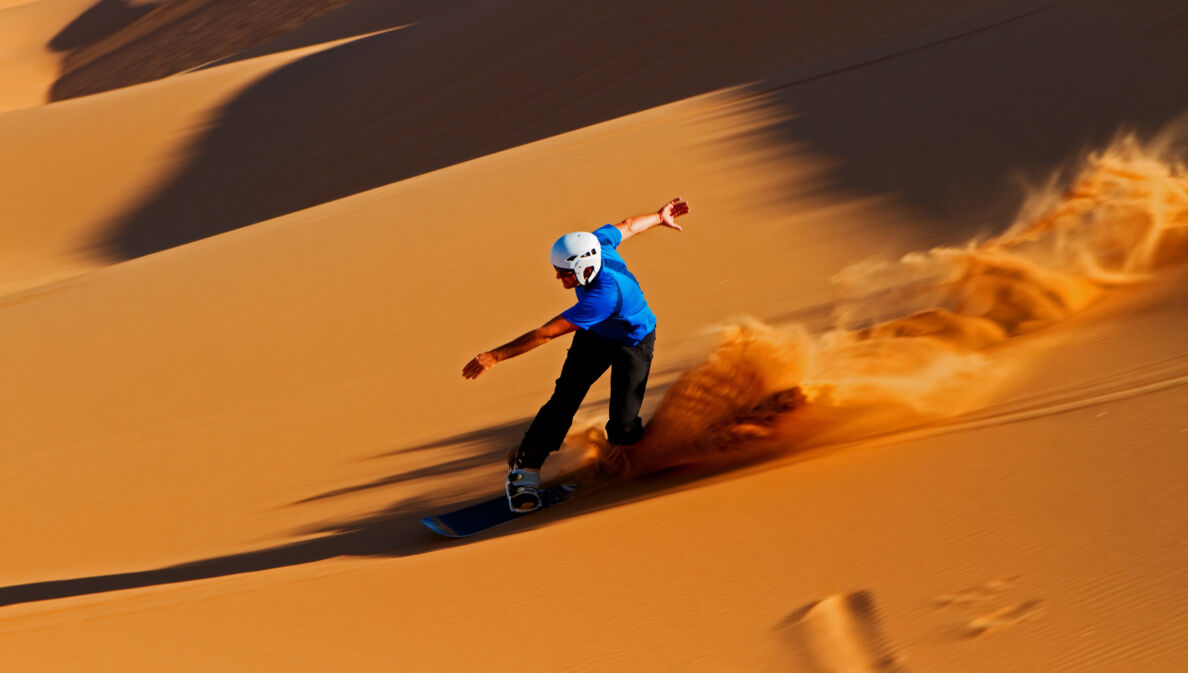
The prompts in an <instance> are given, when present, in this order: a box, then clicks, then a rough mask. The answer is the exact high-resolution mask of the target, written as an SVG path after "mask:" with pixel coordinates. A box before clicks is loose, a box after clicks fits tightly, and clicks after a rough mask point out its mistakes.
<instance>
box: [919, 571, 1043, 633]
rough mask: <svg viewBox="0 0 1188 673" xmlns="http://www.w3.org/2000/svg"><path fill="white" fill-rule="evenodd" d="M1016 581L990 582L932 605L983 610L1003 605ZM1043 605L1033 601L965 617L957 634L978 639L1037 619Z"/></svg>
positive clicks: (957, 592)
mask: <svg viewBox="0 0 1188 673" xmlns="http://www.w3.org/2000/svg"><path fill="white" fill-rule="evenodd" d="M1015 579H1017V578H1009V579H995V580H990V581H989V582H986V583H985V584H982V585H980V586H976V587H972V588H969V589H963V590H961V591H955V592H953V593H950V594H944V595H941V596H937V597H936V598H935V599H933V602H934V603H936V604H937V605H938V606H940V607H941V608H946V607H967V608H968V607H982V608H983V609H984V606H985V604H986V603H1001V602H1002V600H1003V598H1004V594H1006V593H1007V592H1008V591H1009V590H1010V588H1011V584H1012V583H1013V582H1014V580H1015ZM1040 603H1041V601H1040V600H1038V599H1033V600H1029V601H1024V602H1022V603H1012V604H1010V605H1007V606H1005V607H1001V608H998V609H995V610H993V611H991V612H989V613H986V614H981V615H978V616H975V617H966V618H965V619H964V620H963V621H962V623H961V624H960V625H959V626H958V627H957V634H958V635H959V636H960V637H962V638H977V637H978V636H981V635H984V634H986V633H989V632H990V631H996V630H998V629H1001V628H1004V627H1007V626H1014V625H1015V624H1018V623H1019V622H1022V621H1025V620H1027V619H1030V618H1032V617H1034V616H1035V615H1036V613H1037V612H1038V611H1039V605H1040ZM980 611H981V610H979V612H980Z"/></svg>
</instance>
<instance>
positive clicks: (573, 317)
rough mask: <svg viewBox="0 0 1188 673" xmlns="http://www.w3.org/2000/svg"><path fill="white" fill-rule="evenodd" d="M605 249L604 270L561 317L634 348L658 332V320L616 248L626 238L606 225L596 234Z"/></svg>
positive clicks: (582, 289)
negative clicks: (653, 332)
mask: <svg viewBox="0 0 1188 673" xmlns="http://www.w3.org/2000/svg"><path fill="white" fill-rule="evenodd" d="M594 236H595V237H596V238H597V239H598V243H599V244H600V245H601V246H602V270H601V271H599V272H598V275H597V276H595V277H594V280H593V282H591V283H590V284H589V285H579V286H577V287H576V288H574V291H575V292H577V298H578V302H577V304H575V305H573V306H572V307H570V308H569V309H566V310H565V312H564V313H562V314H561V317H563V318H565V319H566V320H568V321H569V322H571V323H573V324H575V325H577V326H578V327H580V328H582V329H584V330H589V331H591V332H593V333H595V334H597V335H598V336H600V337H603V338H605V339H609V340H611V341H615V342H617V343H621V344H626V345H628V346H634V345H636V344H638V343H639V342H640V340H642V339H643V338H644V337H646V336H647V335H649V334H651V333H652V330H654V329H656V316H655V314H653V313H652V309H650V308H648V302H647V301H646V300H645V299H644V296H643V290H641V289H640V288H639V281H637V280H635V276H633V275H632V274H631V272H630V271H628V270H627V264H626V262H624V261H623V258H622V257H620V256H619V253H618V252H617V251H616V250H615V248H617V247H619V243H621V242H623V234H622V233H620V232H619V230H618V229H616V228H615V227H614V225H610V224H606V225H603V226H601V227H599V228H598V229H596V230H595V231H594Z"/></svg>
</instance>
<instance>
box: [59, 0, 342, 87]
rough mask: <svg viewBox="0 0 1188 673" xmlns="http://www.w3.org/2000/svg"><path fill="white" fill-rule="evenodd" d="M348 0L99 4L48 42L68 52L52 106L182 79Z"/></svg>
mask: <svg viewBox="0 0 1188 673" xmlns="http://www.w3.org/2000/svg"><path fill="white" fill-rule="evenodd" d="M350 1H351V0H169V2H164V3H162V2H157V3H149V4H144V3H141V4H140V5H133V4H131V3H129V2H128V1H127V0H100V2H99V3H98V4H96V5H94V6H92V7H91V8H90V9H88V10H87V11H85V12H83V13H82V14H81V15H79V17H78V18H77V19H75V20H74V21H72V22H71V23H70V25H69V26H67V27H66V29H64V30H63V31H62V32H61V33H59V34H58V35H57V36H55V37H54V39H53V40H52V41H51V42H50V45H49V46H50V48H52V49H55V50H57V51H66V52H69V53H68V54H67V55H66V56H65V58H64V59H63V60H62V64H61V66H60V71H59V74H58V79H57V80H56V81H55V82H54V84H53V86H52V87H51V89H50V100H53V101H59V100H65V99H67V98H75V97H78V96H86V95H90V94H95V93H101V92H103V91H110V90H112V89H118V88H121V87H126V86H132V85H134V84H140V83H142V82H148V81H151V80H155V79H160V78H162V77H168V76H170V75H174V74H177V73H179V72H184V71H186V70H188V69H190V68H194V67H196V66H199V65H202V64H203V63H206V62H209V61H212V60H217V59H220V58H224V57H226V56H228V55H231V54H237V53H240V52H242V51H244V50H245V49H249V48H251V47H254V46H257V45H260V44H261V43H264V42H267V41H269V40H271V39H272V38H274V37H276V36H278V35H283V34H285V33H288V32H290V31H292V30H293V29H295V28H297V27H300V26H302V25H305V24H307V23H309V22H311V21H313V20H315V19H316V18H317V17H319V16H321V15H323V14H326V13H328V12H333V11H334V10H335V9H338V8H339V7H341V6H343V5H345V4H347V3H349V2H350Z"/></svg>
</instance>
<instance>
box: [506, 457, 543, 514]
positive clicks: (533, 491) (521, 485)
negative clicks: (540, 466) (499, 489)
mask: <svg viewBox="0 0 1188 673" xmlns="http://www.w3.org/2000/svg"><path fill="white" fill-rule="evenodd" d="M505 488H506V490H507V505H508V507H510V508H511V511H513V512H516V513H518V514H522V513H524V512H535V511H536V510H538V509H540V470H528V469H522V468H512V469H511V470H509V471H508V473H507V484H506V487H505Z"/></svg>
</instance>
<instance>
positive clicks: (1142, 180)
mask: <svg viewBox="0 0 1188 673" xmlns="http://www.w3.org/2000/svg"><path fill="white" fill-rule="evenodd" d="M1183 137H1184V136H1183V134H1176V133H1172V132H1166V133H1164V134H1163V135H1161V136H1160V137H1158V138H1156V139H1155V140H1153V141H1151V142H1147V143H1143V142H1140V141H1139V140H1138V139H1137V138H1136V137H1134V136H1133V135H1127V136H1124V137H1120V139H1118V140H1117V141H1115V142H1114V143H1112V144H1111V145H1110V146H1109V147H1108V148H1107V149H1105V150H1104V151H1101V152H1098V153H1095V154H1092V155H1090V156H1088V157H1087V158H1086V159H1085V160H1084V161H1083V163H1082V165H1081V166H1080V167H1079V170H1077V171H1076V172H1075V173H1073V175H1074V176H1075V177H1074V179H1072V180H1071V181H1069V180H1062V179H1061V178H1060V176H1057V177H1055V178H1053V180H1052V181H1051V182H1050V183H1049V185H1048V186H1047V187H1046V188H1044V189H1041V190H1037V192H1036V193H1035V194H1033V195H1031V196H1030V197H1029V198H1028V199H1026V202H1025V204H1024V206H1023V208H1022V209H1021V211H1020V215H1019V217H1018V218H1017V220H1016V222H1015V223H1014V224H1013V225H1012V226H1011V227H1009V228H1008V229H1007V231H1006V232H1005V233H1004V234H1002V235H1001V236H998V237H996V238H993V239H990V240H978V241H971V242H969V243H968V244H966V245H965V246H963V247H959V248H936V249H933V250H929V251H927V252H919V253H912V254H909V255H907V256H905V257H904V258H903V259H901V260H899V261H897V262H894V263H864V264H859V265H856V266H854V267H851V268H848V269H846V270H844V271H843V272H841V273H840V274H838V276H837V277H836V279H835V280H836V283H837V287H838V290H839V293H840V301H839V306H840V308H839V310H838V311H837V315H836V325H837V326H836V327H835V328H834V329H832V330H830V331H828V332H826V333H824V334H815V335H814V334H810V333H808V332H807V331H806V330H805V329H803V328H801V327H797V326H792V327H774V326H769V325H764V324H761V323H759V322H756V321H749V320H748V321H741V322H739V323H738V324H735V325H732V326H730V327H728V328H725V329H724V330H723V331H722V336H721V341H720V343H719V345H718V346H717V347H716V348H715V349H714V350H713V351H712V352H711V353H710V354H709V355H708V357H707V358H706V359H705V361H704V362H702V363H701V364H699V365H697V366H695V367H693V368H692V369H690V370H689V371H687V372H685V373H684V375H682V377H681V378H680V379H679V380H678V381H677V382H676V383H675V384H674V385H673V387H672V388H671V389H670V390H669V391H668V392H667V394H666V395H665V397H664V399H663V401H662V402H661V404H660V406H659V408H658V409H657V411H656V413H655V415H654V416H653V418H652V421H651V422H650V424H649V426H648V430H647V433H646V435H645V437H644V439H643V440H642V441H641V442H640V443H639V444H637V445H635V446H634V447H631V448H630V449H629V450H627V451H620V450H616V449H615V448H614V447H606V446H603V447H601V451H600V455H599V465H600V466H601V467H602V468H603V469H604V470H606V471H608V472H612V473H622V472H624V471H630V472H634V473H644V472H650V471H655V470H658V469H663V468H667V467H672V466H676V465H681V464H686V463H694V462H696V463H703V462H721V461H731V460H737V459H738V458H739V457H740V456H749V455H753V454H754V453H755V452H756V451H770V450H773V449H774V450H783V451H787V450H795V449H798V448H804V447H807V446H813V445H819V444H822V443H826V442H837V441H845V440H850V439H857V438H860V437H863V436H870V435H873V434H882V433H887V432H892V431H897V430H902V429H906V428H908V427H912V426H917V425H920V424H923V423H927V422H930V421H934V420H937V419H939V418H943V417H945V416H950V415H954V414H958V413H962V412H965V411H968V410H969V409H970V408H972V407H973V406H976V404H977V403H978V397H979V391H981V392H983V393H984V391H985V390H986V389H987V388H988V387H990V386H992V385H993V378H992V374H993V371H994V370H995V369H996V368H992V367H989V366H988V362H989V356H990V355H991V354H992V353H993V352H994V349H993V347H994V346H995V345H998V344H1001V343H1003V342H1006V341H1007V340H1010V339H1014V338H1017V337H1019V336H1021V335H1025V334H1027V333H1029V332H1033V331H1035V330H1038V329H1042V328H1044V327H1046V326H1049V325H1052V324H1054V323H1057V322H1059V321H1061V320H1063V319H1065V318H1067V317H1068V316H1070V315H1073V314H1075V313H1077V312H1079V311H1082V310H1084V309H1085V308H1086V307H1088V306H1090V305H1091V304H1092V303H1093V302H1094V301H1095V300H1096V299H1098V298H1099V297H1100V296H1101V295H1102V294H1103V293H1105V292H1108V291H1109V290H1110V289H1111V288H1114V287H1117V286H1119V285H1122V284H1128V283H1135V282H1139V281H1143V280H1146V279H1149V278H1151V277H1153V276H1154V275H1156V274H1157V272H1158V271H1159V270H1160V269H1162V268H1164V267H1167V266H1171V265H1174V264H1178V263H1182V262H1184V261H1188V170H1186V169H1185V165H1184V163H1183V161H1181V160H1180V159H1178V158H1177V157H1178V156H1183V154H1182V153H1181V151H1180V149H1179V148H1178V146H1177V140H1176V139H1177V138H1183ZM1061 183H1063V184H1065V185H1070V186H1067V187H1066V188H1060V187H1058V186H1057V185H1059V184H1061ZM587 434H588V433H587ZM586 441H589V438H588V437H586Z"/></svg>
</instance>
